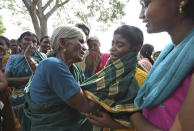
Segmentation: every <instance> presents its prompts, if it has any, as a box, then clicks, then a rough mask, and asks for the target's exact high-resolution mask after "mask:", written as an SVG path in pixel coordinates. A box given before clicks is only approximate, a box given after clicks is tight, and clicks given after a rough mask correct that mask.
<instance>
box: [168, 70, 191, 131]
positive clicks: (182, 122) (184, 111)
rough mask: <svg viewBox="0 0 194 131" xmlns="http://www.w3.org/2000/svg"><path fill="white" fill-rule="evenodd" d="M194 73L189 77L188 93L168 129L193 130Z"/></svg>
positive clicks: (173, 130)
mask: <svg viewBox="0 0 194 131" xmlns="http://www.w3.org/2000/svg"><path fill="white" fill-rule="evenodd" d="M193 101H194V73H193V74H192V77H191V82H190V87H189V90H188V94H187V96H186V99H185V101H184V103H183V105H182V106H181V108H180V111H179V112H178V114H177V116H176V120H175V122H174V124H173V126H172V128H171V130H170V131H193V130H194V104H193Z"/></svg>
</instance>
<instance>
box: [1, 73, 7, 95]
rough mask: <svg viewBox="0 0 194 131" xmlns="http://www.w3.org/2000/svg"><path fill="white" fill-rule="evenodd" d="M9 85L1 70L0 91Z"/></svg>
mask: <svg viewBox="0 0 194 131" xmlns="http://www.w3.org/2000/svg"><path fill="white" fill-rule="evenodd" d="M6 87H7V80H6V78H5V77H4V75H3V73H2V72H1V71H0V91H2V90H4V89H5V88H6Z"/></svg>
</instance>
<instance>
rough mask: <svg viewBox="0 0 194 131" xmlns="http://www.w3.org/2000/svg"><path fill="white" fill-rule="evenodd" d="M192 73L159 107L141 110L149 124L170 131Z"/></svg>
mask: <svg viewBox="0 0 194 131" xmlns="http://www.w3.org/2000/svg"><path fill="white" fill-rule="evenodd" d="M192 73H193V71H192V72H191V73H190V74H189V75H188V76H187V77H186V78H185V79H184V80H183V81H182V83H181V84H180V86H179V87H178V88H177V89H176V90H175V91H174V92H173V93H172V94H171V95H170V96H169V97H168V98H167V99H166V100H165V101H163V102H162V104H161V105H158V106H156V107H152V108H146V109H143V115H144V117H145V118H146V119H147V120H148V121H149V122H151V123H152V124H153V125H155V126H157V127H159V128H161V129H162V130H164V131H168V130H170V128H171V127H172V124H173V122H174V120H175V118H176V115H177V113H178V111H179V109H180V107H181V105H182V104H183V102H184V99H185V97H186V95H187V92H188V89H189V84H190V80H191V76H192Z"/></svg>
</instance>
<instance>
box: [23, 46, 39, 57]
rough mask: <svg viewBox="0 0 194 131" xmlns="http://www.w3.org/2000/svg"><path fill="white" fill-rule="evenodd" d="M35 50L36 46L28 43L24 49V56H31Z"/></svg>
mask: <svg viewBox="0 0 194 131" xmlns="http://www.w3.org/2000/svg"><path fill="white" fill-rule="evenodd" d="M35 50H36V47H35V46H33V44H31V45H28V46H27V48H26V49H25V52H24V56H26V57H30V56H32V55H33V54H34V52H35Z"/></svg>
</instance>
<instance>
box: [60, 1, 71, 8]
mask: <svg viewBox="0 0 194 131" xmlns="http://www.w3.org/2000/svg"><path fill="white" fill-rule="evenodd" d="M69 1H70V0H66V1H64V2H62V3H61V4H58V7H61V6H63V5H64V4H66V3H68V2H69Z"/></svg>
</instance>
